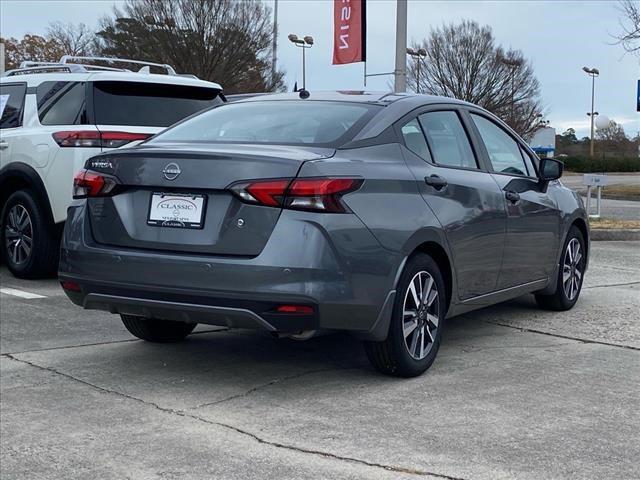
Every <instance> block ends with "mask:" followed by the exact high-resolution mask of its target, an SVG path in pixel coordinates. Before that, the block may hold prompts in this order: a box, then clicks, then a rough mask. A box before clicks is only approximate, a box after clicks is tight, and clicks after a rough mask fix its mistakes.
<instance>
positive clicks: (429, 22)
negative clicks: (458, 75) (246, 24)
mask: <svg viewBox="0 0 640 480" xmlns="http://www.w3.org/2000/svg"><path fill="white" fill-rule="evenodd" d="M267 3H269V4H271V5H272V4H273V2H272V1H268V2H267ZM114 4H122V2H120V1H115V2H114V1H112V0H84V1H80V0H77V1H73V0H67V1H56V0H48V1H42V0H37V1H36V0H20V1H17V0H0V10H1V11H0V34H1V35H2V36H3V37H6V36H12V37H18V38H19V37H21V36H22V35H24V34H25V33H37V34H43V33H44V32H45V30H46V28H47V25H48V23H49V22H52V21H63V22H67V21H73V22H84V23H86V24H87V25H89V26H96V25H97V23H98V20H99V19H100V17H101V16H102V15H104V14H105V13H109V12H110V11H111V8H112V6H113V5H114ZM367 5H368V15H367V29H368V43H367V49H368V58H369V61H368V63H367V69H368V71H369V73H376V72H389V71H392V70H393V68H394V58H393V55H394V42H395V33H394V31H395V1H393V0H369V2H368V4H367ZM615 6H616V2H614V1H559V0H550V1H480V0H475V1H427V0H409V7H408V9H409V27H408V32H409V33H408V40H409V42H410V43H411V41H412V40H420V39H422V38H424V37H425V36H426V34H427V32H428V31H429V29H430V28H431V27H433V26H440V25H442V24H443V23H450V22H459V21H460V20H462V19H471V20H475V21H477V22H479V23H480V24H486V25H490V26H491V27H492V28H493V32H494V36H495V37H496V41H497V42H498V43H499V44H501V45H503V46H505V47H511V48H514V49H520V50H522V51H523V52H524V55H525V57H526V58H528V59H530V60H531V61H532V62H533V65H534V68H535V71H536V74H537V76H538V79H539V80H540V83H541V85H542V97H543V102H544V105H545V107H546V113H547V118H548V119H549V120H551V123H552V126H554V127H556V128H557V129H558V130H559V131H562V130H564V129H566V128H568V127H574V128H575V129H576V130H577V132H578V136H579V137H581V136H586V135H588V129H589V119H588V117H587V116H586V112H587V111H588V110H589V108H590V102H591V84H590V79H589V78H588V77H587V75H586V74H585V73H584V72H582V70H581V69H582V67H583V66H585V65H586V66H589V67H597V68H598V69H600V72H601V75H600V77H599V78H598V79H597V80H596V110H597V111H599V112H600V113H602V114H605V115H607V116H608V117H609V118H611V119H613V120H615V121H617V122H619V123H622V124H623V125H624V127H625V130H626V132H627V133H628V134H631V135H635V134H636V133H638V132H639V131H640V113H637V112H636V88H637V81H638V79H639V78H640V61H639V59H638V57H633V56H631V55H623V50H622V48H621V47H620V46H618V45H611V44H612V43H613V40H612V38H611V34H612V33H614V32H616V31H617V30H618V28H619V26H618V16H619V12H618V11H617V10H616V8H615ZM332 15H333V2H332V1H331V0H280V2H279V19H278V20H279V21H278V24H279V35H278V38H279V48H278V60H279V67H280V68H283V69H285V70H286V72H287V77H286V80H287V84H288V85H289V86H292V85H293V82H294V81H295V80H299V81H301V76H302V73H301V71H302V67H301V55H300V50H299V49H297V48H295V47H294V46H293V45H292V44H290V43H289V42H288V41H287V35H288V34H289V33H296V34H298V35H299V36H300V35H312V36H313V37H314V38H315V41H316V43H315V46H314V47H313V48H312V49H311V51H308V52H307V53H308V56H307V88H308V89H310V90H313V89H320V90H333V89H361V88H363V86H364V85H363V77H362V75H363V67H362V64H352V65H340V66H332V65H331V59H332V44H331V42H332V21H333V20H332V19H333V16H332ZM390 80H391V77H374V78H370V79H369V80H368V82H367V88H368V89H370V90H387V89H388V85H389V82H390Z"/></svg>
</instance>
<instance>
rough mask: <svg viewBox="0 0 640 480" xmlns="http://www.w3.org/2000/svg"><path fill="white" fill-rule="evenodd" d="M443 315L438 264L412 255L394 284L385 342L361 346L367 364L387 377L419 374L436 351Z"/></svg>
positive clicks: (441, 283) (429, 364) (427, 258)
mask: <svg viewBox="0 0 640 480" xmlns="http://www.w3.org/2000/svg"><path fill="white" fill-rule="evenodd" d="M445 314H446V293H445V287H444V280H443V278H442V274H441V273H440V269H439V268H438V265H437V264H436V262H435V261H434V260H433V259H432V258H431V257H430V256H428V255H425V254H418V255H415V256H413V257H412V258H411V259H410V260H409V261H408V262H407V265H406V267H405V270H404V272H403V273H402V275H401V277H400V281H399V283H398V293H397V295H396V300H395V304H394V309H393V316H392V318H391V324H390V325H389V334H388V336H387V339H386V340H384V341H382V342H365V344H364V346H365V351H366V352H367V356H368V357H369V361H370V362H371V363H372V365H373V366H374V367H375V368H376V369H377V370H379V371H380V372H382V373H385V374H387V375H394V376H398V377H415V376H417V375H420V374H422V373H423V372H425V371H426V370H427V369H428V368H429V367H430V366H431V364H432V363H433V361H434V360H435V358H436V355H437V353H438V349H439V348H440V339H441V337H442V327H443V324H444V317H445Z"/></svg>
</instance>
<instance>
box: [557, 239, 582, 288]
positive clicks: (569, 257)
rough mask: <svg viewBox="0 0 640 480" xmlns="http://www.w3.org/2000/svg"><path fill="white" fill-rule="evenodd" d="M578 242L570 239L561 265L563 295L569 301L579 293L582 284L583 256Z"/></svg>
mask: <svg viewBox="0 0 640 480" xmlns="http://www.w3.org/2000/svg"><path fill="white" fill-rule="evenodd" d="M581 250H582V248H581V246H580V242H579V241H578V239H577V238H575V237H574V238H572V239H571V240H570V241H569V244H568V245H567V250H566V251H565V253H564V262H563V265H562V287H563V288H564V293H565V295H566V296H567V298H568V299H569V300H573V299H574V298H576V297H577V296H578V292H580V285H581V283H582V273H583V271H584V268H583V262H582V260H583V256H582V251H581Z"/></svg>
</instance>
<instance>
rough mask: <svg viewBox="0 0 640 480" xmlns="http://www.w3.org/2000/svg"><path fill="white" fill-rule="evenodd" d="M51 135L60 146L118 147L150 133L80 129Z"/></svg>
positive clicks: (147, 136)
mask: <svg viewBox="0 0 640 480" xmlns="http://www.w3.org/2000/svg"><path fill="white" fill-rule="evenodd" d="M52 136H53V139H54V140H55V141H56V143H57V144H58V145H60V146H61V147H85V148H88V147H93V148H118V147H122V146H123V145H126V144H127V143H131V142H135V141H137V140H146V139H147V138H149V137H150V136H151V134H150V133H130V132H98V131H97V130H81V131H64V132H55V133H53V134H52Z"/></svg>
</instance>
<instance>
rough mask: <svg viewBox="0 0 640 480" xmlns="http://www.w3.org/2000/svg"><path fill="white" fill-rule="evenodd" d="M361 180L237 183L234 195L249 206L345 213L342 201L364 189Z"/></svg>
mask: <svg viewBox="0 0 640 480" xmlns="http://www.w3.org/2000/svg"><path fill="white" fill-rule="evenodd" d="M362 182H363V180H362V179H360V178H327V177H322V178H297V179H294V180H291V179H288V178H282V179H271V180H256V181H253V182H243V183H237V184H235V185H232V186H231V191H232V192H233V193H235V194H236V195H237V196H238V197H239V198H240V199H241V200H243V201H244V202H247V203H254V204H258V205H265V206H269V207H281V208H289V209H292V210H310V211H315V212H326V213H345V212H347V211H348V210H347V208H346V207H345V206H344V204H343V203H342V201H341V197H342V196H343V195H345V194H346V193H349V192H353V191H354V190H357V189H358V188H360V186H361V185H362Z"/></svg>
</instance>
